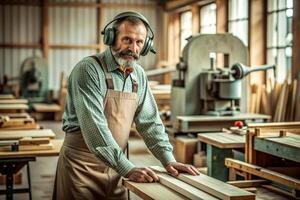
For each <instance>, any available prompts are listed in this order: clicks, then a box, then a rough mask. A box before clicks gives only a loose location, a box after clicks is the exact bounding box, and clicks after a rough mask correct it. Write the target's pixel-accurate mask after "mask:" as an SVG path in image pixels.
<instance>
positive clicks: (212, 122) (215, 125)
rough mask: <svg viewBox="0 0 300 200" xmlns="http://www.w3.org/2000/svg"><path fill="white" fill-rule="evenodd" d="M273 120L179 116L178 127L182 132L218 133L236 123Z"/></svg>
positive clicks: (266, 117)
mask: <svg viewBox="0 0 300 200" xmlns="http://www.w3.org/2000/svg"><path fill="white" fill-rule="evenodd" d="M269 119H271V116H269V115H262V114H253V113H241V114H237V115H233V116H209V115H193V116H177V118H176V126H175V128H176V129H177V131H180V132H202V133H203V132H218V131H221V130H222V129H223V128H229V127H231V126H233V125H234V122H235V121H243V122H244V124H248V123H249V122H264V121H267V120H269Z"/></svg>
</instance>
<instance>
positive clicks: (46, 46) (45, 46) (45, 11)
mask: <svg viewBox="0 0 300 200" xmlns="http://www.w3.org/2000/svg"><path fill="white" fill-rule="evenodd" d="M48 10H49V6H48V0H43V2H42V51H43V57H44V58H45V59H48V55H49V37H48V36H49V34H48V30H49V17H48V16H49V15H48Z"/></svg>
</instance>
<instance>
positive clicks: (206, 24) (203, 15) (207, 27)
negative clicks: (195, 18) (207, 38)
mask: <svg viewBox="0 0 300 200" xmlns="http://www.w3.org/2000/svg"><path fill="white" fill-rule="evenodd" d="M216 8H217V6H216V4H215V3H211V4H208V5H205V6H202V7H201V9H200V33H216V32H217V27H216V14H217V13H216Z"/></svg>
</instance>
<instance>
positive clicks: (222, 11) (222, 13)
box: [216, 0, 228, 33]
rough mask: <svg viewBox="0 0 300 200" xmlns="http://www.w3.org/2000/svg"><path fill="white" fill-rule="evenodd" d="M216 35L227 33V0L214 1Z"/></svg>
mask: <svg viewBox="0 0 300 200" xmlns="http://www.w3.org/2000/svg"><path fill="white" fill-rule="evenodd" d="M216 6H217V11H216V12H217V22H216V23H217V24H216V26H217V33H225V32H228V20H227V19H228V0H216Z"/></svg>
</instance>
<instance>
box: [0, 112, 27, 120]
mask: <svg viewBox="0 0 300 200" xmlns="http://www.w3.org/2000/svg"><path fill="white" fill-rule="evenodd" d="M0 117H9V118H10V119H26V118H30V115H29V114H28V113H0Z"/></svg>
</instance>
